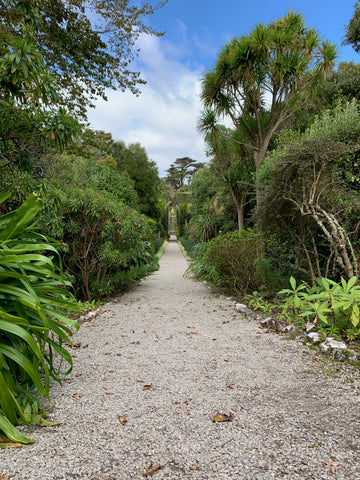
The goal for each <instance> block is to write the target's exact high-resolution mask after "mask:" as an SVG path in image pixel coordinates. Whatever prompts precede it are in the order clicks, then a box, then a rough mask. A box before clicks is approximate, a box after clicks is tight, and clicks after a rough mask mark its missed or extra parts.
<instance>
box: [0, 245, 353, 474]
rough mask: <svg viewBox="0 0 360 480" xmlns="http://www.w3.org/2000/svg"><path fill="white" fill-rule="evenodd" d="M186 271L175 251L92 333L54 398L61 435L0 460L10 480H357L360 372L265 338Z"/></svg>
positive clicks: (84, 330)
mask: <svg viewBox="0 0 360 480" xmlns="http://www.w3.org/2000/svg"><path fill="white" fill-rule="evenodd" d="M186 267H187V262H186V260H185V259H184V258H183V256H182V255H181V252H180V249H179V247H178V245H177V243H176V242H174V241H172V242H170V243H169V246H168V249H167V251H166V253H165V255H164V256H163V257H162V259H161V266H160V270H159V271H158V272H156V273H154V274H152V275H151V276H150V277H148V278H147V279H145V280H144V281H142V282H141V284H140V285H139V286H137V287H136V288H134V289H133V291H131V292H130V293H127V294H126V295H124V296H123V297H121V298H118V299H116V300H114V301H112V302H110V303H108V304H106V305H105V306H104V307H103V309H102V311H103V312H102V313H101V314H100V315H98V316H97V317H96V318H94V319H93V320H91V321H89V322H86V323H83V324H82V325H81V328H80V331H79V332H78V333H77V334H76V336H75V337H74V343H76V344H80V343H81V346H79V348H77V349H75V350H73V353H74V370H73V373H72V374H71V375H70V377H69V378H68V379H67V380H66V381H65V382H64V384H63V386H62V387H59V386H57V385H54V386H53V388H52V400H53V402H54V408H53V410H52V413H51V415H50V417H51V419H52V420H53V421H56V422H60V423H61V425H60V426H58V427H52V428H39V427H35V428H34V429H33V431H32V432H31V437H32V438H33V439H35V440H36V443H35V444H33V445H30V446H25V447H23V448H21V449H7V450H0V478H1V479H2V480H3V478H4V480H9V479H16V480H30V479H31V480H38V479H41V480H50V479H51V480H72V479H89V480H131V479H142V478H153V479H155V480H157V479H168V480H173V479H174V480H175V479H194V480H200V479H201V480H205V479H209V480H210V479H214V480H230V479H231V480H241V479H249V480H250V479H251V480H265V479H266V480H268V479H274V480H279V479H289V480H290V479H291V480H296V479H301V480H307V479H309V480H326V479H336V480H343V479H346V480H359V479H360V451H359V450H360V442H359V432H360V419H359V415H360V409H359V399H360V397H359V391H360V390H359V371H358V370H356V369H355V368H353V367H351V366H345V365H342V364H338V363H334V362H332V361H330V360H326V359H325V358H324V357H321V358H320V357H318V354H317V353H316V352H312V351H310V350H308V349H307V348H306V347H304V346H302V345H299V344H297V343H296V342H293V341H284V339H283V337H281V336H279V335H275V334H269V333H265V332H264V330H260V329H259V325H258V324H257V323H256V322H254V321H251V322H249V321H248V320H246V319H243V318H242V316H241V315H240V314H239V313H236V312H235V310H234V306H233V305H232V302H231V301H230V300H229V299H225V298H223V297H220V296H215V295H214V294H212V293H211V291H210V290H209V289H208V288H207V287H206V286H204V285H202V284H200V283H197V282H194V281H192V280H189V279H185V278H184V277H183V273H184V271H185V269H186ZM144 385H151V387H150V388H148V389H147V390H144ZM76 393H78V394H82V396H78V397H74V394H76ZM217 413H222V414H227V415H229V414H230V413H231V414H233V419H232V421H229V422H224V423H214V422H213V421H212V418H213V417H214V416H215V415H216V414H217ZM121 416H123V417H126V423H125V424H124V425H123V424H122V423H121V422H120V420H119V417H121ZM151 465H152V466H157V465H158V466H160V467H161V468H160V469H158V470H157V471H156V472H155V473H154V474H153V475H152V476H150V475H149V476H147V477H146V476H144V475H143V473H145V472H146V471H148V469H149V468H150V466H151ZM2 476H3V477H2Z"/></svg>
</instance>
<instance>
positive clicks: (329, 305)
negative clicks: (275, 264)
mask: <svg viewBox="0 0 360 480" xmlns="http://www.w3.org/2000/svg"><path fill="white" fill-rule="evenodd" d="M356 280H357V279H356V277H352V278H351V279H350V280H349V281H348V282H346V280H344V279H343V278H341V282H339V283H337V282H335V281H333V280H329V279H326V278H319V279H317V285H315V286H313V287H311V288H310V287H307V286H306V285H304V284H301V283H300V284H297V283H296V280H295V278H294V277H291V278H290V286H291V288H286V289H283V290H281V291H280V292H279V293H278V295H279V296H280V297H282V298H283V299H284V300H283V304H282V313H283V315H284V316H285V317H286V318H287V319H288V320H290V321H292V322H293V321H294V320H298V319H299V318H300V319H302V320H303V323H305V322H314V323H315V324H316V325H317V326H318V328H319V329H320V330H323V331H324V332H325V333H326V334H329V335H335V336H337V335H338V336H342V337H344V338H346V339H348V340H355V339H356V338H360V308H359V307H360V286H359V285H357V283H356Z"/></svg>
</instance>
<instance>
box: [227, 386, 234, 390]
mask: <svg viewBox="0 0 360 480" xmlns="http://www.w3.org/2000/svg"><path fill="white" fill-rule="evenodd" d="M227 388H230V389H231V390H234V388H235V387H234V385H228V386H227Z"/></svg>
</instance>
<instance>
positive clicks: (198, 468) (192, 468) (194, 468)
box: [190, 467, 200, 471]
mask: <svg viewBox="0 0 360 480" xmlns="http://www.w3.org/2000/svg"><path fill="white" fill-rule="evenodd" d="M190 470H194V471H195V470H200V467H190Z"/></svg>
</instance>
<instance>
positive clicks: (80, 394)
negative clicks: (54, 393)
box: [73, 393, 83, 398]
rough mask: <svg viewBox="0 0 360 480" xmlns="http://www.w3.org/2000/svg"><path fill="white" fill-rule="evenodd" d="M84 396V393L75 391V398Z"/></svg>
mask: <svg viewBox="0 0 360 480" xmlns="http://www.w3.org/2000/svg"><path fill="white" fill-rule="evenodd" d="M82 396H83V394H82V393H74V394H73V397H74V398H81V397H82Z"/></svg>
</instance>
